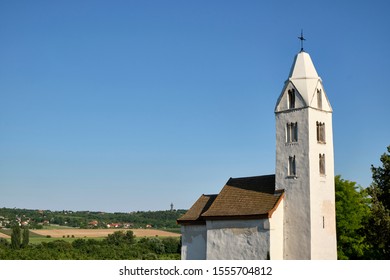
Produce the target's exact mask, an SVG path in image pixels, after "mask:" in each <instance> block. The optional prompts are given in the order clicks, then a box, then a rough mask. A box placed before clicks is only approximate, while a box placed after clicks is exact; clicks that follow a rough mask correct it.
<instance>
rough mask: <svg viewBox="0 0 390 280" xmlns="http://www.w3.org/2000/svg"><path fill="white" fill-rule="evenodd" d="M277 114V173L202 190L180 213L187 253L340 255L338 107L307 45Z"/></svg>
mask: <svg viewBox="0 0 390 280" xmlns="http://www.w3.org/2000/svg"><path fill="white" fill-rule="evenodd" d="M275 120H276V168H275V174H274V175H265V176H254V177H244V178H230V179H229V180H228V181H227V183H226V184H225V186H224V187H223V188H222V190H221V192H220V193H219V194H213V195H202V196H201V197H200V198H199V199H198V200H197V201H196V202H195V203H194V205H193V206H192V207H191V208H190V209H189V210H188V211H187V213H186V214H184V215H183V216H182V217H180V218H179V219H178V220H177V222H178V223H179V224H180V225H181V232H182V251H181V253H182V259H184V260H194V259H203V260H204V259H222V260H227V259H233V260H262V259H271V260H282V259H296V260H297V259H301V260H305V259H306V260H307V259H337V246H336V218H335V189H334V156H333V135H332V108H331V106H330V103H329V100H328V98H327V96H326V94H325V90H324V88H323V85H322V80H321V78H320V77H319V76H318V74H317V71H316V69H315V67H314V65H313V62H312V60H311V58H310V56H309V54H308V53H306V52H304V51H303V49H302V50H301V52H299V53H298V54H297V55H296V56H295V59H294V62H293V65H292V67H291V71H290V74H289V77H288V79H287V81H286V82H285V84H284V87H283V90H282V93H281V94H280V96H279V98H278V101H277V103H276V107H275Z"/></svg>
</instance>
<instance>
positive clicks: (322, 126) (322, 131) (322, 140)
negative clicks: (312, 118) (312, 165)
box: [317, 122, 326, 144]
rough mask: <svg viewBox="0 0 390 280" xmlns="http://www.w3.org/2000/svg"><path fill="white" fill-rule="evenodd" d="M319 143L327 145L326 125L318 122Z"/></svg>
mask: <svg viewBox="0 0 390 280" xmlns="http://www.w3.org/2000/svg"><path fill="white" fill-rule="evenodd" d="M317 142H318V143H323V144H325V143H326V141H325V123H322V122H317Z"/></svg>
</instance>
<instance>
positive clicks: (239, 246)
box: [206, 219, 270, 260]
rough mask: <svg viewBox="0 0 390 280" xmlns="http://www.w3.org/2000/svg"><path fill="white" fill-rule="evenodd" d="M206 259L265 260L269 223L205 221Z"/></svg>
mask: <svg viewBox="0 0 390 280" xmlns="http://www.w3.org/2000/svg"><path fill="white" fill-rule="evenodd" d="M206 226H207V259H209V260H266V259H267V258H268V256H269V253H270V252H269V250H270V245H269V244H270V234H269V221H268V219H263V220H226V221H225V220H223V221H222V220H219V221H207V223H206Z"/></svg>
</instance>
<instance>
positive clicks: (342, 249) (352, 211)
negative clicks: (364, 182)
mask: <svg viewBox="0 0 390 280" xmlns="http://www.w3.org/2000/svg"><path fill="white" fill-rule="evenodd" d="M335 189H336V220H337V223H336V230H337V254H338V258H339V259H344V260H345V259H360V258H363V256H364V254H365V251H366V250H367V245H366V238H365V236H364V233H363V228H364V221H365V220H366V219H367V217H368V215H369V207H368V201H369V200H368V197H367V193H366V192H365V191H364V190H363V189H362V188H361V187H360V186H357V185H356V183H355V182H351V181H348V180H344V179H341V176H340V175H338V176H336V177H335Z"/></svg>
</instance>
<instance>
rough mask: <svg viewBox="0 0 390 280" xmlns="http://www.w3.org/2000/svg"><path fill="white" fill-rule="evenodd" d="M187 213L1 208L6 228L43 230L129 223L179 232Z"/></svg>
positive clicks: (0, 215) (100, 226)
mask: <svg viewBox="0 0 390 280" xmlns="http://www.w3.org/2000/svg"><path fill="white" fill-rule="evenodd" d="M185 212H186V210H172V211H170V210H167V211H137V212H131V213H120V212H116V213H106V212H93V211H67V210H63V211H50V210H30V209H12V208H0V217H2V219H3V220H8V221H9V223H7V224H6V223H4V222H3V223H4V225H3V226H5V227H9V228H11V227H12V226H13V224H15V223H16V222H17V223H22V222H27V223H28V226H29V228H31V229H40V228H42V227H43V225H45V224H56V225H61V226H69V227H77V228H91V227H93V228H106V227H107V225H108V224H110V223H121V224H124V223H127V224H130V225H131V227H133V228H144V227H145V226H146V225H151V226H152V227H153V228H179V226H178V225H177V223H176V220H177V219H178V218H179V217H181V216H182V215H183V214H184V213H185ZM91 221H96V222H97V224H96V225H93V226H92V225H91V224H90V222H91Z"/></svg>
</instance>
